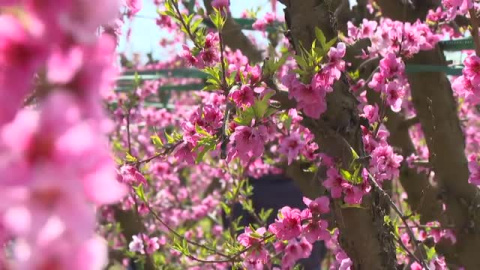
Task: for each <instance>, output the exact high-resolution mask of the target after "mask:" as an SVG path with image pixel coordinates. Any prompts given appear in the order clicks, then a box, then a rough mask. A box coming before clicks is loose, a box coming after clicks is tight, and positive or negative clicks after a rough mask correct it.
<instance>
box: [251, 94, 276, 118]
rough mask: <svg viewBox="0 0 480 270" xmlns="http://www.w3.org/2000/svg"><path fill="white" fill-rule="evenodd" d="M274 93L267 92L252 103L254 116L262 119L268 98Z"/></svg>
mask: <svg viewBox="0 0 480 270" xmlns="http://www.w3.org/2000/svg"><path fill="white" fill-rule="evenodd" d="M273 95H274V93H273V92H269V93H267V94H265V96H264V97H263V98H262V99H261V100H257V101H256V102H255V103H254V104H253V106H252V107H253V111H254V113H255V117H256V118H257V119H262V118H263V117H264V116H265V113H266V112H267V109H268V105H269V101H270V98H271V97H272V96H273Z"/></svg>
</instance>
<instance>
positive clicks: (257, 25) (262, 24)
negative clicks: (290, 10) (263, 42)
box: [252, 12, 276, 31]
mask: <svg viewBox="0 0 480 270" xmlns="http://www.w3.org/2000/svg"><path fill="white" fill-rule="evenodd" d="M275 19H276V17H275V13H272V12H267V13H266V14H265V16H264V17H263V18H260V19H257V20H256V21H255V22H254V23H253V25H252V27H253V29H255V30H259V31H265V30H266V29H267V26H268V25H269V24H271V23H273V22H274V21H275Z"/></svg>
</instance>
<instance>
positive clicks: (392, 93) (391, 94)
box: [385, 81, 405, 112]
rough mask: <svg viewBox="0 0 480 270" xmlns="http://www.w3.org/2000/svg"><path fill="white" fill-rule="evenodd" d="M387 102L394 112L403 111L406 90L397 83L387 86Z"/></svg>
mask: <svg viewBox="0 0 480 270" xmlns="http://www.w3.org/2000/svg"><path fill="white" fill-rule="evenodd" d="M385 92H386V93H385V95H386V101H387V104H388V105H390V108H391V109H392V111H394V112H399V111H400V110H401V109H402V102H403V97H404V95H405V89H404V87H403V86H402V85H400V83H398V82H397V81H392V82H389V83H388V84H387V87H386V89H385Z"/></svg>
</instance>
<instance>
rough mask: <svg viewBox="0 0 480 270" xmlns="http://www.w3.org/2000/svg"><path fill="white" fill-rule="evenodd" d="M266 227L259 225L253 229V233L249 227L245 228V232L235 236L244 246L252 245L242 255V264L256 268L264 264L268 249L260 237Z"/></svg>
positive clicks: (266, 259)
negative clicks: (259, 226)
mask: <svg viewBox="0 0 480 270" xmlns="http://www.w3.org/2000/svg"><path fill="white" fill-rule="evenodd" d="M266 232H267V231H266V229H265V228H263V227H261V228H258V229H256V230H255V233H254V232H252V230H251V229H250V228H249V227H246V228H245V232H244V233H242V234H240V235H239V236H238V238H237V240H238V242H240V244H241V245H243V246H244V247H246V248H249V247H252V246H253V247H252V248H250V249H249V251H248V252H247V253H246V254H245V255H244V260H245V261H244V265H246V266H248V267H250V268H248V267H247V268H248V269H257V268H258V267H260V266H262V267H263V265H265V264H266V263H267V261H268V251H267V250H266V249H265V246H264V244H263V242H262V241H261V240H262V239H261V237H263V236H264V235H265V233H266ZM260 269H263V268H260Z"/></svg>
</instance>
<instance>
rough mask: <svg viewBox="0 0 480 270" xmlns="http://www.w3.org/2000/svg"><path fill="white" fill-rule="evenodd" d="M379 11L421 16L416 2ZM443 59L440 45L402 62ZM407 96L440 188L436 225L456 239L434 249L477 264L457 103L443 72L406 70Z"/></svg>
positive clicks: (477, 197)
mask: <svg viewBox="0 0 480 270" xmlns="http://www.w3.org/2000/svg"><path fill="white" fill-rule="evenodd" d="M377 2H378V3H379V4H380V6H381V8H382V11H383V14H384V15H385V16H387V17H391V18H393V19H398V20H408V21H412V20H414V19H416V18H424V16H425V8H421V6H420V7H419V8H418V9H416V10H412V11H411V12H408V15H405V13H404V12H401V10H402V8H399V7H398V5H399V4H398V3H397V1H390V0H388V1H387V0H377ZM409 63H411V64H430V65H445V64H446V62H445V58H444V56H443V53H442V51H441V50H440V49H439V48H436V49H435V50H432V51H427V52H421V53H419V54H417V55H416V56H415V57H414V58H413V59H411V60H408V61H407V64H409ZM408 79H409V82H410V86H411V92H412V100H413V104H414V106H415V109H416V111H417V116H418V118H419V119H420V123H421V125H422V129H423V132H424V134H425V137H426V141H427V145H428V148H429V151H430V164H431V165H432V168H433V171H434V172H435V178H436V180H437V181H438V184H439V188H440V190H441V194H442V196H441V199H442V201H443V202H444V203H445V205H446V211H445V212H444V213H442V214H441V216H442V215H443V216H444V218H441V216H439V217H438V219H439V220H441V222H442V225H449V226H450V225H454V227H455V229H454V230H455V233H456V236H457V242H456V243H455V244H454V245H451V244H450V243H449V242H448V241H443V242H440V243H439V244H438V245H437V251H439V252H440V253H441V254H443V255H445V257H446V259H447V262H448V264H449V266H450V267H451V268H452V269H455V268H457V267H459V266H463V267H465V268H466V269H480V256H478V250H480V192H479V190H478V189H477V188H476V187H475V186H473V185H470V184H469V183H468V176H469V172H468V167H467V160H466V157H465V153H464V148H465V142H464V135H463V132H462V130H461V127H460V121H459V119H458V115H457V104H456V101H455V99H454V97H453V92H452V89H451V86H450V82H449V81H448V79H447V77H446V75H445V74H444V73H439V72H424V73H413V74H409V75H408Z"/></svg>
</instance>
